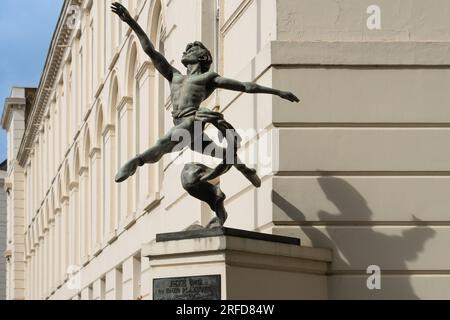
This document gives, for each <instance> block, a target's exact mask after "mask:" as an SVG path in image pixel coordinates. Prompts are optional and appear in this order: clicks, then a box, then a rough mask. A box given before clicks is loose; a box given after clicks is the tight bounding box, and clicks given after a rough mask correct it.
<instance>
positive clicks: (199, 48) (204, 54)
mask: <svg viewBox="0 0 450 320" xmlns="http://www.w3.org/2000/svg"><path fill="white" fill-rule="evenodd" d="M181 62H182V63H183V65H184V66H185V67H186V68H187V66H188V65H191V64H197V63H199V62H200V64H201V66H202V72H208V71H209V68H210V67H211V64H212V63H213V58H212V55H211V52H210V51H209V50H208V48H206V47H205V45H204V44H203V43H201V42H199V41H195V42H194V43H189V44H188V45H187V47H186V50H185V52H184V53H183V58H182V59H181Z"/></svg>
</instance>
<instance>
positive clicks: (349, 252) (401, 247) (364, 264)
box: [272, 176, 435, 299]
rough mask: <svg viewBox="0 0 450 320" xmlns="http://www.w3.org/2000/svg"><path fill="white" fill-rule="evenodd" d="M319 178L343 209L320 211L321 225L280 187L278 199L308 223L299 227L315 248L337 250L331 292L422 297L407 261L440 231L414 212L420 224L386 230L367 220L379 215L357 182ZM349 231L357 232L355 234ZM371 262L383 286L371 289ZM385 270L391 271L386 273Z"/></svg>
mask: <svg viewBox="0 0 450 320" xmlns="http://www.w3.org/2000/svg"><path fill="white" fill-rule="evenodd" d="M318 182H319V185H320V187H321V189H322V190H323V192H324V193H325V195H326V197H327V199H328V200H329V201H330V202H332V203H333V204H334V205H335V207H336V208H337V209H338V212H337V213H329V212H326V211H319V212H318V216H319V219H320V227H314V226H309V225H308V221H307V219H306V217H305V215H304V214H303V213H302V211H301V210H300V209H299V208H297V207H296V206H294V205H292V204H291V203H290V202H288V201H287V200H286V199H285V198H283V197H282V196H281V195H280V194H279V193H277V192H275V191H273V194H272V201H273V203H274V204H275V205H276V206H277V207H278V208H280V209H281V210H282V211H283V212H284V213H285V214H286V215H287V216H288V217H290V218H291V219H292V220H293V221H296V222H302V223H303V224H304V225H303V226H300V227H299V228H300V230H301V233H303V234H304V235H306V236H307V237H309V239H310V240H311V243H312V245H313V246H314V247H318V248H330V249H332V250H333V263H332V268H331V271H330V274H331V275H335V276H336V277H335V279H337V280H336V281H329V283H330V288H329V291H330V296H331V297H333V296H336V295H337V296H338V297H344V299H347V298H348V299H419V297H418V296H417V295H416V293H415V292H414V289H413V287H412V285H411V282H410V277H409V276H408V275H407V274H405V271H406V270H408V265H407V263H408V262H414V261H416V260H417V259H418V255H419V253H420V252H422V251H423V249H424V245H425V243H426V242H427V240H429V239H431V238H432V237H433V236H434V234H435V231H434V230H433V229H432V228H430V227H427V226H426V224H424V223H422V222H421V221H420V220H418V219H417V218H415V217H414V216H413V221H416V223H415V224H414V225H416V226H414V225H412V226H411V227H410V228H405V229H404V230H403V231H401V233H400V234H398V229H397V230H393V231H394V232H395V231H397V232H396V233H397V234H396V235H389V234H386V233H385V232H386V230H387V227H386V226H384V227H383V225H382V224H380V225H379V226H373V225H372V226H371V225H370V224H368V223H367V222H369V221H371V220H372V217H373V215H374V214H373V212H372V210H371V209H370V207H369V205H368V203H367V201H366V200H365V198H364V197H363V196H362V195H361V194H360V193H359V192H358V191H357V190H356V189H355V188H354V187H353V186H352V185H351V184H349V183H348V182H347V181H345V180H343V179H340V178H336V177H325V176H324V177H321V178H319V179H318ZM305 222H306V223H305ZM417 225H419V226H417ZM343 226H346V227H350V228H345V227H343ZM349 232H351V233H352V234H351V235H349V234H348V233H349ZM371 265H377V266H379V267H380V268H381V290H369V289H368V288H367V279H368V278H369V276H370V275H369V274H367V268H368V267H369V266H371ZM383 272H386V274H389V275H388V276H386V277H383ZM355 275H358V276H357V277H355ZM347 281H348V285H349V286H348V288H349V289H350V290H351V288H355V286H356V288H357V290H355V292H349V290H348V289H345V286H346V285H345V282H347ZM355 281H356V282H355ZM350 282H351V283H350ZM338 286H343V287H341V288H338ZM337 291H339V293H337ZM344 291H347V292H345V293H343V292H344ZM335 293H337V294H336V295H335Z"/></svg>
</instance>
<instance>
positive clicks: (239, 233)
mask: <svg viewBox="0 0 450 320" xmlns="http://www.w3.org/2000/svg"><path fill="white" fill-rule="evenodd" d="M219 236H228V237H238V238H245V239H253V240H261V241H270V242H277V243H285V244H292V245H297V246H299V245H300V239H297V238H292V237H284V236H279V235H273V234H266V233H259V232H252V231H246V230H238V229H230V228H214V229H203V230H194V231H183V232H174V233H164V234H158V235H156V242H166V241H175V240H186V239H200V238H211V237H219Z"/></svg>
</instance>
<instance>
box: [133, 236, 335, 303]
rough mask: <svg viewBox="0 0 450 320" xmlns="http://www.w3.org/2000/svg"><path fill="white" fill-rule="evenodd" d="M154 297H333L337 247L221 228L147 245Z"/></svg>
mask: <svg viewBox="0 0 450 320" xmlns="http://www.w3.org/2000/svg"><path fill="white" fill-rule="evenodd" d="M142 255H143V256H144V257H147V258H149V259H150V269H149V271H148V272H149V276H148V277H146V278H147V279H150V282H151V283H150V286H151V288H150V292H151V294H150V297H151V299H155V300H160V299H168V300H172V299H186V300H201V299H208V300H210V299H212V300H213V299H222V300H239V299H250V300H253V299H263V300H264V299H274V300H276V299H327V298H328V293H327V278H326V273H327V270H328V264H329V263H330V262H331V252H330V251H329V250H326V249H315V248H307V247H301V246H300V240H299V239H295V238H289V237H282V236H275V235H269V234H261V233H255V232H247V231H241V230H235V229H227V228H218V229H213V230H198V231H188V232H180V233H170V234H161V235H158V236H157V239H156V241H154V242H151V243H149V244H146V245H144V246H143V250H142Z"/></svg>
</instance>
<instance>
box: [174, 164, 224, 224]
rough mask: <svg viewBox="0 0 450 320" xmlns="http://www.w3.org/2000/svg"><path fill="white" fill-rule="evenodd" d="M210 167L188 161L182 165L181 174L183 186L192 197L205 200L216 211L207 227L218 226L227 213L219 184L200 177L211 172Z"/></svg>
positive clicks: (222, 222)
mask: <svg viewBox="0 0 450 320" xmlns="http://www.w3.org/2000/svg"><path fill="white" fill-rule="evenodd" d="M211 170H212V169H211V168H209V167H207V166H205V165H203V164H200V163H189V164H187V165H185V166H184V169H183V172H182V174H181V182H182V184H183V188H184V189H185V190H186V191H187V192H188V193H189V194H190V195H191V196H193V197H194V198H196V199H199V200H201V201H204V202H206V203H207V204H208V205H209V206H210V208H211V210H213V211H214V212H215V213H216V216H217V217H216V218H214V219H213V220H211V222H210V223H209V224H208V226H207V227H208V228H215V227H220V226H223V225H224V224H225V221H226V220H227V218H228V214H227V212H226V210H225V206H224V202H225V199H226V196H225V194H224V193H223V192H222V190H220V187H219V186H215V185H213V184H211V183H209V182H203V181H201V178H202V177H203V176H204V175H205V174H208V173H209V172H211Z"/></svg>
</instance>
